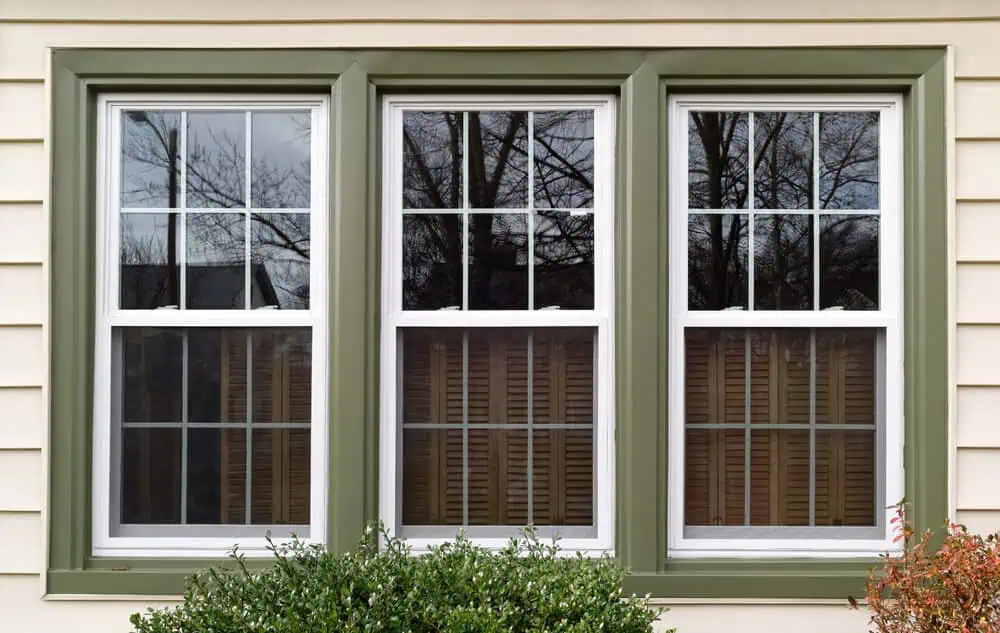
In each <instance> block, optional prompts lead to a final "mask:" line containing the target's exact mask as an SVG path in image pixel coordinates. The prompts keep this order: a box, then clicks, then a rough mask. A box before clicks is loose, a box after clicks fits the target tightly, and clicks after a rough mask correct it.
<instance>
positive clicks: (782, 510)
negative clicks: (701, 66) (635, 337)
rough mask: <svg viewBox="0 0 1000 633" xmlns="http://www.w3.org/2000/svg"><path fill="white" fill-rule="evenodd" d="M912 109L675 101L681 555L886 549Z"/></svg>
mask: <svg viewBox="0 0 1000 633" xmlns="http://www.w3.org/2000/svg"><path fill="white" fill-rule="evenodd" d="M900 110H901V102H900V100H899V99H898V98H897V97H882V96H867V95H859V96H856V97H839V96H834V97H829V98H824V97H819V96H808V97H794V96H789V97H777V96H761V97H742V96H741V97H723V96H707V97H695V96H681V97H674V98H672V99H671V102H670V124H671V125H670V129H671V130H674V131H675V132H674V133H672V134H671V145H670V158H671V160H670V169H671V178H670V212H669V214H670V219H669V226H670V236H671V237H670V282H671V283H670V323H669V333H670V345H669V349H670V371H669V375H670V384H669V392H670V416H669V417H670V420H669V440H670V441H669V479H670V487H669V489H670V499H669V509H670V510H669V520H670V530H669V533H670V552H671V556H675V557H684V556H700V555H709V556H720V555H735V556H750V555H757V556H761V555H763V556H774V555H779V556H780V555H788V556H799V555H814V554H818V555H841V556H852V555H873V554H876V553H878V552H880V551H883V550H884V549H885V548H886V547H891V542H890V541H889V540H888V536H889V529H888V527H889V526H888V522H887V513H886V506H887V505H890V504H892V503H895V502H896V501H898V500H899V499H900V498H901V497H902V489H903V485H902V481H903V477H902V475H903V473H902V442H903V440H902V428H903V424H902V352H901V340H902V327H901V314H900V303H901V296H902V253H901V246H900V242H901V230H902V210H901V174H902V165H901V154H902V140H901V139H902V133H901V127H902V125H901V115H900Z"/></svg>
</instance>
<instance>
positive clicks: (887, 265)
mask: <svg viewBox="0 0 1000 633" xmlns="http://www.w3.org/2000/svg"><path fill="white" fill-rule="evenodd" d="M668 110H669V113H668V117H669V118H668V123H669V129H670V130H672V132H671V134H670V139H669V157H670V161H669V164H670V168H669V169H670V179H669V182H670V186H669V192H668V196H669V197H668V215H669V220H668V222H669V233H670V245H669V249H670V251H669V252H670V256H669V259H670V261H669V268H670V277H669V278H670V291H669V304H670V307H669V326H668V329H669V333H668V340H669V349H670V350H671V353H670V355H669V359H668V376H669V384H668V398H669V404H668V407H669V409H668V411H669V415H668V420H669V422H668V438H669V450H668V464H669V466H668V500H667V503H668V556H669V557H670V558H700V557H735V558H740V557H748V558H750V557H762V556H764V557H777V558H794V557H803V556H808V557H830V558H851V557H870V556H875V555H878V554H880V553H884V552H887V551H888V552H894V551H897V550H899V545H898V544H896V543H893V536H894V535H893V533H892V524H891V523H890V520H891V518H892V515H893V510H892V509H890V508H886V507H887V506H890V505H892V504H894V503H895V502H896V501H898V500H899V499H901V498H902V497H903V490H904V473H903V408H902V401H903V352H902V343H903V339H902V334H903V332H902V315H901V312H900V309H901V305H902V289H903V268H902V266H903V254H902V241H901V240H902V230H903V206H902V191H903V189H902V185H903V164H902V147H903V145H902V142H903V121H902V99H901V97H899V96H898V95H886V94H872V95H822V94H810V95H784V96H771V95H700V96H699V95H690V96H672V97H671V98H670V99H669V106H668ZM692 111H712V112H726V111H729V112H768V111H806V112H817V111H818V112H823V111H833V112H850V111H865V112H871V111H877V112H879V113H880V114H881V117H880V125H879V210H878V215H879V217H880V224H879V288H880V291H879V309H878V310H873V311H847V310H844V311H840V310H817V311H805V310H803V311H767V310H761V311H748V310H724V311H689V310H688V304H687V302H688V296H687V292H688V226H687V223H688V215H689V211H688V173H687V170H688V160H687V159H688V114H689V113H690V112H692ZM751 134H752V128H751ZM748 142H749V143H750V146H751V148H752V146H753V142H754V141H753V139H752V138H750V139H749V141H748ZM815 152H818V140H817V142H816V148H815V149H814V160H815ZM748 178H749V179H750V184H749V185H748V186H749V187H751V188H750V190H749V191H748V196H752V193H753V189H752V186H753V185H752V181H753V178H754V174H753V167H752V166H750V167H749V168H748ZM816 187H817V191H818V187H819V183H816ZM804 212H806V211H804V210H800V211H797V213H804ZM691 213H698V214H701V213H709V214H711V213H731V214H748V213H753V205H752V202H750V203H749V204H748V208H747V209H725V210H703V209H692V210H691ZM779 213H780V214H783V213H785V212H784V211H783V210H775V209H769V210H768V214H779ZM792 213H796V211H793V212H792ZM828 213H830V214H841V211H840V210H834V209H831V210H829V212H828ZM861 213H864V211H860V210H859V211H846V212H845V213H844V214H861ZM753 247H754V245H753V243H752V242H750V243H748V248H749V249H751V250H752V249H753ZM816 265H818V262H817V263H816ZM751 266H752V259H751ZM748 292H749V295H748V296H749V299H750V301H751V302H752V301H753V293H752V286H751V287H750V289H749V291H748ZM694 327H716V328H734V329H739V328H777V327H781V328H827V327H829V328H878V329H881V330H883V331H884V337H882V339H883V341H882V342H883V345H882V351H881V352H880V356H882V358H880V362H879V366H880V367H882V368H884V369H883V371H882V373H881V375H879V376H878V377H877V381H879V383H878V385H877V386H878V387H879V391H881V399H880V400H879V401H878V404H879V405H880V407H881V411H882V418H883V419H881V420H879V429H878V430H877V433H876V437H877V439H876V465H877V468H878V467H881V470H880V472H878V473H876V474H877V477H876V480H877V481H878V485H877V488H878V490H877V494H876V500H875V501H876V508H886V509H885V510H884V511H882V512H877V513H876V519H877V521H876V522H877V528H863V529H862V530H860V531H859V530H856V529H854V528H839V529H838V528H836V527H822V526H821V527H813V528H808V527H807V528H804V530H805V532H803V528H793V527H787V528H786V527H782V526H775V527H763V526H762V527H751V528H739V527H734V528H728V527H719V528H713V527H712V526H706V527H698V528H697V530H696V531H697V532H698V533H699V534H703V533H705V532H706V531H712V530H715V532H713V534H718V535H719V536H718V537H717V538H716V537H714V536H713V537H712V538H693V537H690V536H687V537H686V536H685V526H684V510H685V500H684V490H685V486H684V451H685V409H684V364H685V358H684V331H685V329H686V328H694ZM689 529H690V528H689ZM866 530H867V531H866ZM803 536H806V538H803Z"/></svg>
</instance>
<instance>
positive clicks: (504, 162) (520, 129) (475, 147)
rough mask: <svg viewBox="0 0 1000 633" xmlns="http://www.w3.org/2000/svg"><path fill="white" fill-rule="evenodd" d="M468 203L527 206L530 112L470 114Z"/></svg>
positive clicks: (475, 205) (494, 206)
mask: <svg viewBox="0 0 1000 633" xmlns="http://www.w3.org/2000/svg"><path fill="white" fill-rule="evenodd" d="M469 206H471V207H473V208H476V209H511V208H525V207H527V206H528V113H527V112H470V113H469Z"/></svg>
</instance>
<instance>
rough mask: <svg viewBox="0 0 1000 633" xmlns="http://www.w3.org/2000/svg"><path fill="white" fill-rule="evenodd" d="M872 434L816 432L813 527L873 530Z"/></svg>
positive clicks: (874, 479) (874, 483)
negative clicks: (861, 527) (842, 526)
mask: <svg viewBox="0 0 1000 633" xmlns="http://www.w3.org/2000/svg"><path fill="white" fill-rule="evenodd" d="M876 463H877V461H876V459H875V432H874V430H873V431H846V430H823V431H817V432H816V525H834V526H839V525H847V526H874V525H875V524H876V523H875V516H876V515H875V512H876V507H875V504H876V502H875V495H876V491H877V489H878V488H877V483H876V476H875V467H876Z"/></svg>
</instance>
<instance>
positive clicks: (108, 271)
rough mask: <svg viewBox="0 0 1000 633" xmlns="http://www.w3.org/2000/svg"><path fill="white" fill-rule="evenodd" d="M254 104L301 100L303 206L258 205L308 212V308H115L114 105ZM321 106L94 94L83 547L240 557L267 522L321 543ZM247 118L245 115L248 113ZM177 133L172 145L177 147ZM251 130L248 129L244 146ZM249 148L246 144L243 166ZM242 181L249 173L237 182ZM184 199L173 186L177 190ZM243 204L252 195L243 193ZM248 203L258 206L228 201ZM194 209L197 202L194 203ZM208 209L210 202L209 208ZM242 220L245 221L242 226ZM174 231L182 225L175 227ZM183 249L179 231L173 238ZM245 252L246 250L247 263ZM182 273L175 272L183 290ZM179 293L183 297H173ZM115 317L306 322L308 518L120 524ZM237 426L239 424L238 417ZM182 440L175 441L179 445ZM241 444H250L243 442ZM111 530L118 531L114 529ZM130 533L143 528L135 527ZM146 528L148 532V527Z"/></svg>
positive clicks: (224, 323)
mask: <svg viewBox="0 0 1000 633" xmlns="http://www.w3.org/2000/svg"><path fill="white" fill-rule="evenodd" d="M234 109H235V110H240V111H246V110H250V111H253V112H259V111H268V110H274V111H283V110H289V109H297V110H309V111H310V112H311V116H310V124H311V132H310V172H311V180H310V186H311V191H310V203H311V205H312V206H311V208H310V209H266V210H264V209H261V211H266V212H268V213H296V212H308V213H310V249H311V252H312V253H313V254H314V257H313V258H312V260H311V261H310V269H309V288H310V290H309V292H310V298H309V309H308V310H288V311H282V310H268V309H256V310H254V309H244V310H190V311H189V310H180V309H158V310H122V309H120V308H119V307H118V284H119V273H120V269H119V262H118V253H119V247H120V244H119V240H120V233H119V231H120V220H121V213H122V208H121V195H120V185H121V183H120V172H121V115H122V112H123V111H125V110H161V111H163V110H177V111H183V110H199V111H205V110H220V111H232V110H234ZM328 109H329V99H328V98H326V97H317V96H311V95H310V96H296V95H288V96H261V95H201V94H170V95H155V96H154V95H148V94H147V95H142V94H121V95H104V96H102V97H100V99H99V100H98V108H97V113H98V115H97V116H98V120H97V130H98V136H97V156H96V160H97V163H96V164H97V197H96V198H97V199H96V202H97V240H96V243H97V253H98V257H97V262H96V270H97V284H96V297H95V299H96V306H97V314H96V320H95V323H96V330H97V331H96V342H95V354H94V389H95V395H94V429H93V447H92V451H93V467H92V476H93V489H92V500H93V513H92V517H91V523H92V534H93V544H92V554H93V555H94V556H105V557H150V558H157V557H208V558H214V557H222V556H225V555H226V554H227V553H228V552H229V551H230V550H231V549H232V548H233V546H234V545H238V546H239V549H240V551H241V552H243V553H244V554H246V555H247V556H248V557H267V556H270V555H271V553H270V552H269V551H268V549H267V548H268V543H267V540H266V538H264V536H263V535H264V534H266V533H267V531H268V530H271V531H272V532H273V533H274V534H275V538H273V542H274V543H275V544H282V543H287V542H290V541H291V540H292V539H291V537H290V536H288V535H290V534H303V533H304V532H308V536H304V535H303V536H301V537H300V539H299V540H301V541H303V542H306V543H322V542H324V541H325V536H326V522H327V517H326V510H327V488H328V485H327V468H326V465H327V448H328V442H327V433H328V430H327V401H326V389H324V385H326V383H327V380H326V376H327V371H328V368H327V363H328V361H327V352H326V350H327V343H326V341H327V325H326V306H327V300H326V297H327V292H326V286H327V282H326V253H327V235H328V230H327V225H328V222H329V220H328V214H327V209H328V206H329V205H328V204H327V202H328V200H329V194H328V178H327V164H328V163H327V160H328V145H329V143H328V130H327V127H328V126H327V121H328ZM247 124H248V126H249V121H248V123H247ZM185 138H186V134H182V135H181V139H182V140H181V142H180V147H179V148H178V151H179V153H180V154H181V156H182V160H181V161H180V162H181V163H182V164H183V162H184V159H186V156H184V153H185V147H184V141H183V139H185ZM250 139H251V136H250V135H247V144H248V148H247V149H248V150H249V144H250ZM250 166H251V154H250V152H249V151H247V154H246V169H247V170H248V173H249V169H250ZM178 180H179V182H178V187H179V188H180V190H181V192H182V194H183V193H184V192H185V191H186V187H187V182H186V180H187V179H186V178H185V177H184V171H183V168H182V171H181V175H180V176H179V178H178ZM244 186H245V187H246V191H247V192H249V190H250V178H249V177H247V178H246V181H245V183H244ZM183 199H184V197H183V195H182V200H183ZM247 202H248V204H249V203H250V202H251V201H250V200H249V199H248V201H247ZM228 211H231V212H234V213H236V212H242V213H246V212H250V213H253V212H255V211H257V209H253V208H238V209H229V210H228ZM128 212H129V213H133V212H134V213H155V212H175V213H177V212H179V209H136V210H133V209H131V208H130V209H129V210H128ZM196 212H197V213H201V212H202V210H201V209H198V210H197V211H196ZM208 212H213V210H208ZM246 230H250V227H249V226H248V227H246ZM181 234H182V235H183V234H184V232H183V231H182V232H181ZM179 248H180V249H181V250H182V251H183V250H184V244H183V240H182V241H181V242H180V244H179ZM249 263H250V260H249V258H247V261H246V265H249ZM184 277H186V275H181V282H180V284H181V285H180V293H181V296H182V297H183V294H184V285H185V283H186V282H185V280H184ZM182 301H183V298H182ZM120 327H176V328H185V327H198V328H201V327H234V328H254V327H262V328H267V327H303V328H309V329H310V331H311V340H312V344H311V348H312V352H311V353H312V375H311V381H312V385H313V390H312V410H311V424H310V484H309V485H310V496H309V503H310V516H309V524H308V525H307V526H282V525H275V526H253V525H205V526H200V525H149V526H143V525H132V524H129V525H127V526H120V525H119V524H118V516H119V514H120V494H118V493H115V492H113V487H118V486H120V478H121V473H120V472H117V471H120V469H121V462H120V455H119V454H118V453H119V452H120V450H119V448H118V444H119V443H120V437H121V430H120V429H114V428H112V425H113V422H112V421H113V416H112V407H114V406H115V403H114V402H113V395H112V394H113V393H116V392H117V391H118V390H117V389H115V380H114V378H115V377H114V376H113V375H112V362H111V359H112V353H113V349H112V331H113V329H115V328H120ZM237 428H245V427H237ZM182 450H183V447H182ZM248 450H249V447H248ZM116 532H117V533H116ZM136 533H141V534H143V535H142V536H136V535H135V534H136ZM147 535H148V536H147Z"/></svg>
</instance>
